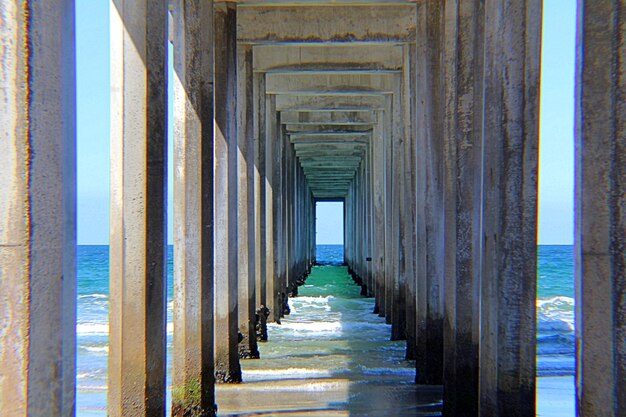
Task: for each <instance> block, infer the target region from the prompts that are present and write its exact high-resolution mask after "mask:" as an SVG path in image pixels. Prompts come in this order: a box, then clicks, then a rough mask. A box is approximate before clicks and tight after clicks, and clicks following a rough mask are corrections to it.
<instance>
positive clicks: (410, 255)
mask: <svg viewBox="0 0 626 417" xmlns="http://www.w3.org/2000/svg"><path fill="white" fill-rule="evenodd" d="M403 52H404V62H405V65H404V69H403V71H402V78H403V84H404V88H403V91H404V92H405V94H404V100H403V101H404V117H405V120H406V126H407V127H406V130H407V135H406V140H405V143H404V174H403V176H404V178H405V184H404V191H403V205H404V208H405V209H404V210H405V211H404V213H405V214H404V222H403V229H404V245H405V250H404V271H405V275H406V284H405V292H406V296H405V308H406V340H407V350H406V358H407V359H411V360H413V359H415V349H416V339H415V337H416V327H417V326H416V323H417V321H416V319H417V292H416V289H417V275H416V271H415V268H416V259H415V258H416V252H417V247H416V239H417V236H416V230H415V224H416V223H415V222H416V169H417V166H416V165H417V160H416V152H415V150H416V140H417V137H416V126H415V121H416V117H417V110H416V100H417V94H416V90H415V83H416V81H417V75H416V72H415V71H416V62H415V57H416V51H415V46H414V45H406V46H404V51H403Z"/></svg>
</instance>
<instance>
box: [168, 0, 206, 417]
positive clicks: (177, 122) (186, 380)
mask: <svg viewBox="0 0 626 417" xmlns="http://www.w3.org/2000/svg"><path fill="white" fill-rule="evenodd" d="M172 5H173V7H172V14H173V24H174V26H173V32H174V107H175V108H174V167H175V169H174V265H175V268H174V354H173V369H172V374H173V375H172V415H173V416H207V415H211V416H212V415H215V390H214V385H215V376H214V365H213V308H214V303H213V279H214V276H213V248H214V242H213V215H214V211H213V3H212V2H211V1H208V2H207V1H204V0H192V1H183V0H177V1H175V2H173V4H172Z"/></svg>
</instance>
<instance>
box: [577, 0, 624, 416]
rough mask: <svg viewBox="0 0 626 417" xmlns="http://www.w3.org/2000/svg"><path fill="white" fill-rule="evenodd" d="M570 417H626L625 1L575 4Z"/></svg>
mask: <svg viewBox="0 0 626 417" xmlns="http://www.w3.org/2000/svg"><path fill="white" fill-rule="evenodd" d="M578 13H579V21H578V45H577V48H578V51H577V73H576V142H575V143H576V157H575V161H576V162H575V163H576V173H575V178H576V196H575V201H576V222H575V225H576V226H575V243H576V246H575V254H576V269H575V271H576V272H575V276H576V340H577V343H576V346H577V351H576V357H577V360H576V373H577V376H576V380H577V389H576V391H577V392H576V395H577V407H576V408H577V415H579V416H585V417H586V416H624V415H626V344H625V343H624V341H626V254H625V251H626V233H625V231H626V219H625V217H624V208H625V207H626V191H625V189H626V139H625V138H626V104H625V100H624V99H625V97H626V46H625V43H624V39H625V38H626V24H625V23H624V22H626V2H624V1H623V0H622V1H593V2H591V1H585V0H580V1H579V2H578Z"/></svg>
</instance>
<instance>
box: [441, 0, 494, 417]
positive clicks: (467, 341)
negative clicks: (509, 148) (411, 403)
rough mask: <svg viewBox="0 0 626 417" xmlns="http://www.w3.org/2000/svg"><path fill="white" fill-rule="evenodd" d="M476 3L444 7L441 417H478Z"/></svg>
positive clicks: (479, 44) (479, 50)
mask: <svg viewBox="0 0 626 417" xmlns="http://www.w3.org/2000/svg"><path fill="white" fill-rule="evenodd" d="M483 20H484V10H483V2H482V1H479V0H460V1H459V0H450V1H447V2H446V3H445V32H444V71H443V77H444V95H445V116H444V121H443V124H444V147H445V148H444V155H445V158H444V159H445V164H444V169H445V172H444V186H445V188H444V210H445V225H444V233H445V253H444V257H445V262H444V265H445V266H444V289H445V291H444V307H445V311H444V380H443V388H444V390H443V394H444V400H443V410H444V415H449V416H455V415H459V414H463V415H466V416H477V415H478V343H479V340H480V336H479V329H480V327H479V326H480V311H479V308H480V298H479V294H480V261H481V259H480V256H481V253H480V248H481V234H480V220H481V216H480V215H481V197H482V194H481V188H482V153H481V152H482V114H483V113H482V109H483V106H482V93H483V88H482V87H483V78H482V73H483V67H482V62H483V61H482V56H483V44H484V42H483V30H482V24H483Z"/></svg>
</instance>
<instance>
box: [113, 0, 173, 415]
mask: <svg viewBox="0 0 626 417" xmlns="http://www.w3.org/2000/svg"><path fill="white" fill-rule="evenodd" d="M167 7H168V6H167V2H166V1H163V0H144V1H137V2H133V3H132V4H130V3H124V2H122V1H117V0H115V1H113V3H112V4H111V108H112V110H111V235H110V310H109V329H110V330H109V331H110V333H109V394H108V406H109V410H108V412H109V414H110V415H111V416H134V415H145V414H148V415H159V414H163V413H164V412H165V320H166V317H165V316H166V305H165V304H166V296H165V291H166V272H167V271H166V204H167V203H166V196H167V193H166V187H167V127H166V122H167V94H166V89H165V88H164V86H165V85H166V84H167V46H166V44H167V35H168V32H167V20H168V19H167Z"/></svg>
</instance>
